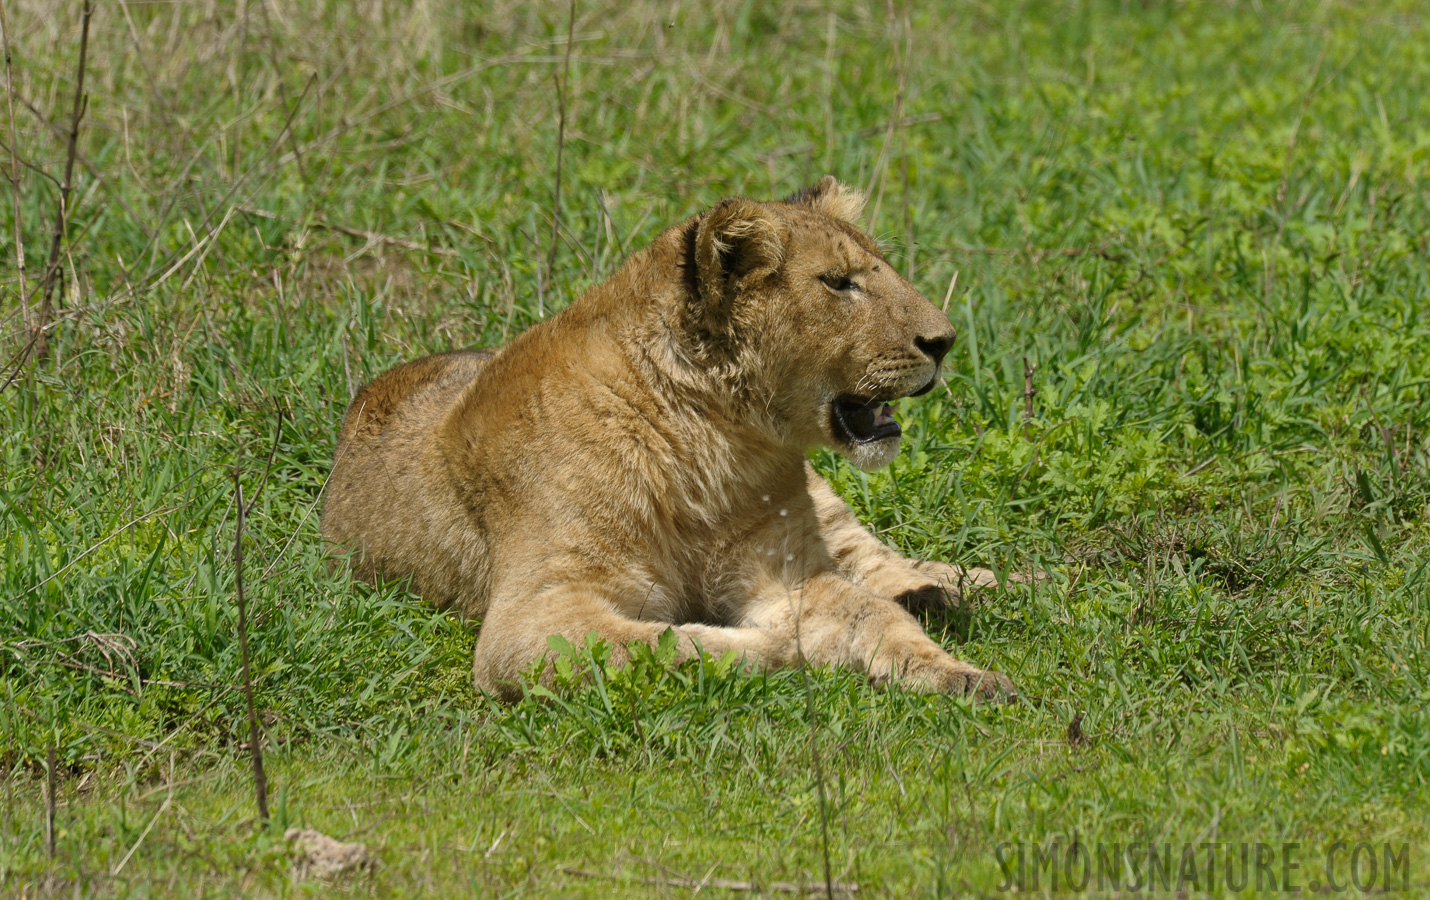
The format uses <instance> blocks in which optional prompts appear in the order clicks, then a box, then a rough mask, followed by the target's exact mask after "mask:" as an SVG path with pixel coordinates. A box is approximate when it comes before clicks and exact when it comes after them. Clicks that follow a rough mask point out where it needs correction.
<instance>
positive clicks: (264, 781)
mask: <svg viewBox="0 0 1430 900" xmlns="http://www.w3.org/2000/svg"><path fill="white" fill-rule="evenodd" d="M233 489H234V491H235V493H236V494H237V498H238V500H237V506H238V527H237V531H236V532H235V534H234V537H233V567H234V572H235V575H236V582H235V584H236V588H237V593H238V649H239V653H240V654H241V655H242V658H243V697H244V701H245V702H246V703H247V705H248V752H249V755H250V756H252V758H253V789H254V792H255V793H256V794H257V797H258V817H259V818H260V819H261V820H263V821H264V822H267V821H268V778H267V776H265V775H264V774H263V745H262V742H261V741H260V740H259V739H258V713H257V711H256V710H255V709H254V706H253V674H252V672H251V671H250V669H249V666H248V604H247V601H246V599H245V597H244V594H243V520H244V513H245V509H244V504H243V484H242V483H241V482H240V481H239V479H238V469H237V468H235V469H234V470H233Z"/></svg>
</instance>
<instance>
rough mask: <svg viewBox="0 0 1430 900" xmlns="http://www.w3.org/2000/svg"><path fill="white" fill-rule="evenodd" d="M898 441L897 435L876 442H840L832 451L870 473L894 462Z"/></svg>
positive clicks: (897, 452)
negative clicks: (837, 452) (836, 451)
mask: <svg viewBox="0 0 1430 900" xmlns="http://www.w3.org/2000/svg"><path fill="white" fill-rule="evenodd" d="M900 440H901V438H900V437H899V436H898V435H893V436H892V437H886V438H881V439H879V440H877V441H863V442H860V443H844V442H840V443H838V444H835V445H834V449H835V450H838V451H839V452H840V453H841V454H842V455H843V456H844V458H845V459H847V460H849V461H850V462H851V463H853V464H854V465H855V466H856V467H857V468H860V469H863V470H864V471H865V472H872V471H874V470H875V469H882V468H884V467H885V466H887V465H888V464H889V463H891V462H893V461H894V457H896V456H898V455H899V442H900Z"/></svg>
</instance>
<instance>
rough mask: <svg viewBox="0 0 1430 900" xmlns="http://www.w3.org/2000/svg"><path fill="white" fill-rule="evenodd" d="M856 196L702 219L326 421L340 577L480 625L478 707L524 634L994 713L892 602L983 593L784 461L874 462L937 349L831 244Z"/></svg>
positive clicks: (934, 315)
mask: <svg viewBox="0 0 1430 900" xmlns="http://www.w3.org/2000/svg"><path fill="white" fill-rule="evenodd" d="M863 203H864V199H863V197H862V195H861V194H859V193H858V192H857V191H855V190H853V189H851V188H849V187H847V186H845V185H843V184H841V183H840V182H838V181H837V180H836V179H834V178H833V177H832V176H826V177H825V178H824V179H823V180H821V181H820V182H819V183H818V184H816V185H815V186H813V187H812V188H809V189H808V190H805V191H803V192H801V193H799V194H796V195H794V196H791V197H789V198H787V199H785V200H784V201H782V202H757V201H753V200H748V199H743V198H731V199H727V200H724V201H722V202H720V203H719V204H717V205H716V206H714V207H713V208H711V209H709V210H706V211H705V212H703V213H701V214H699V215H697V216H695V217H694V218H691V219H689V220H687V221H685V222H682V223H680V224H679V225H676V226H674V227H673V228H670V229H668V230H667V231H665V232H664V233H662V234H661V235H660V236H659V237H657V238H656V239H655V241H654V243H652V244H651V245H650V246H649V247H646V248H645V249H643V250H641V251H639V252H637V253H635V254H634V255H632V256H631V257H630V258H629V259H628V260H627V261H626V262H625V263H624V264H623V265H622V266H621V267H620V268H619V269H618V270H617V271H616V272H615V274H614V275H612V276H611V277H610V279H609V280H607V281H605V282H604V283H602V284H599V285H597V286H595V287H593V288H591V289H590V290H588V291H587V292H586V293H585V294H583V295H582V296H581V297H580V298H579V299H577V300H576V301H575V302H573V303H572V304H571V305H570V306H569V307H568V308H567V309H565V310H564V311H562V312H561V313H559V314H557V315H555V316H553V317H552V318H550V319H548V320H546V321H543V322H541V323H539V324H537V325H535V326H533V327H532V328H530V329H529V330H527V331H525V332H524V333H522V334H521V335H519V336H518V337H516V338H515V339H514V340H512V341H511V342H510V343H508V344H507V345H506V346H504V347H502V348H500V349H497V350H495V351H458V352H453V353H446V354H442V355H438V356H430V357H427V358H425V359H419V360H417V361H415V362H411V363H407V364H406V365H403V366H399V367H398V368H396V369H393V370H391V371H389V372H387V373H386V374H384V375H382V376H380V377H379V378H377V379H376V380H375V381H373V382H372V383H370V384H368V385H366V386H365V387H363V388H362V389H361V390H360V391H359V392H358V393H357V395H356V396H355V397H354V398H353V400H352V403H351V405H350V406H349V408H348V411H347V415H346V417H345V418H344V421H343V424H342V430H341V433H340V435H339V438H338V445H337V450H336V454H335V461H334V465H333V471H332V474H331V476H330V479H329V484H328V492H327V497H326V500H325V502H324V506H323V512H322V518H321V522H322V533H323V536H324V538H325V540H326V541H327V543H328V544H329V546H330V547H332V548H334V549H335V550H336V551H337V552H339V553H343V554H346V555H347V558H348V559H349V561H350V564H351V566H352V567H353V570H354V574H355V575H356V576H357V577H358V578H360V579H363V580H366V581H372V582H376V581H380V580H390V579H403V578H407V579H410V584H411V586H412V588H413V589H414V590H415V591H416V592H417V593H419V594H420V595H421V596H422V597H423V598H424V599H425V600H427V601H428V602H431V603H434V604H436V605H437V606H438V607H440V608H445V609H452V610H455V611H456V612H458V613H460V614H461V615H463V616H466V617H470V618H472V619H479V620H480V623H481V624H480V628H479V632H478V639H477V644H476V650H475V653H474V658H473V663H472V673H473V680H474V682H475V684H476V687H477V688H478V689H480V690H482V691H485V692H488V693H491V694H495V695H497V696H498V697H501V698H504V699H513V698H516V697H519V696H520V695H521V692H522V691H523V690H524V683H523V678H524V677H525V676H527V675H528V674H529V673H531V672H532V671H533V667H534V666H536V664H537V663H538V661H540V660H542V659H548V660H549V658H550V657H551V656H552V655H553V654H554V651H553V650H551V648H550V645H549V643H548V638H549V637H551V636H555V635H559V636H561V637H564V638H565V639H566V640H567V641H569V642H571V643H572V644H573V645H577V646H579V645H580V644H581V643H582V641H583V640H584V639H585V638H586V636H587V635H588V634H589V633H591V632H595V633H596V634H597V635H599V636H600V638H601V639H603V640H604V641H605V642H606V643H607V644H608V645H609V647H610V649H611V659H612V661H613V662H614V663H616V664H621V663H624V662H625V661H627V660H628V659H629V657H628V654H627V648H628V647H629V646H631V645H632V644H633V643H635V642H644V643H647V644H655V643H656V642H657V641H658V640H659V638H660V636H661V635H662V634H663V633H664V632H666V631H667V630H668V629H673V631H674V633H675V636H676V638H677V640H678V642H677V648H678V649H677V658H679V659H685V658H691V657H694V656H696V655H698V654H700V653H702V652H703V653H708V654H713V655H716V656H719V655H722V654H724V653H726V652H727V651H733V652H734V653H735V654H737V655H738V656H739V658H741V659H742V660H743V664H744V665H745V666H746V667H749V668H760V667H763V668H780V667H788V666H794V665H802V664H814V665H820V664H828V665H832V666H842V667H848V668H850V669H854V670H857V671H859V672H861V673H864V674H865V675H866V676H867V677H868V678H869V679H870V680H871V681H872V682H874V683H876V684H882V683H885V682H891V681H892V682H897V683H899V684H902V685H904V686H905V687H908V688H912V689H914V690H918V691H940V692H948V693H951V694H956V695H972V696H973V697H975V698H983V699H1012V698H1014V697H1015V696H1016V694H1015V692H1014V689H1013V685H1012V683H1011V682H1010V681H1009V679H1008V678H1007V677H1006V676H1004V675H1002V674H999V673H997V672H993V671H989V670H985V669H979V668H977V667H975V666H972V665H970V664H968V663H965V662H961V661H959V660H956V659H954V658H953V657H952V656H950V655H949V654H948V652H946V651H945V650H944V648H943V647H942V646H940V645H939V644H938V643H937V642H936V641H934V640H933V639H932V638H930V637H929V636H928V635H927V634H926V633H925V632H924V629H923V628H922V627H921V626H920V624H919V622H918V620H917V619H916V618H915V617H914V616H913V615H912V614H911V613H910V611H909V609H908V608H906V607H909V606H913V605H918V604H926V603H930V602H960V601H961V598H962V596H963V594H964V589H965V588H966V587H967V586H969V585H975V584H978V585H992V584H995V583H996V580H995V579H994V577H993V575H992V573H991V572H988V571H987V570H980V569H969V570H963V569H961V568H959V567H957V566H953V565H949V564H947V563H940V562H931V561H919V560H909V559H904V558H903V557H901V556H900V555H899V554H897V553H896V552H894V551H893V550H891V549H890V548H888V547H886V546H884V545H883V544H882V543H880V542H879V541H878V539H876V538H875V537H874V536H873V535H872V534H870V533H869V531H867V530H866V529H865V528H864V527H863V526H862V525H861V524H860V523H859V521H858V520H857V519H856V518H855V516H854V514H853V513H852V511H851V510H850V509H849V507H848V506H846V505H845V504H844V502H843V501H842V500H840V498H839V497H838V496H837V495H836V494H835V493H834V491H833V490H832V489H831V488H830V486H829V485H828V483H826V482H825V480H824V479H823V478H821V477H820V476H819V475H818V474H816V473H815V471H814V470H813V468H811V466H810V465H809V463H808V462H807V456H808V454H809V452H810V451H811V450H812V449H813V448H815V447H817V446H821V445H823V446H828V447H832V448H833V449H834V450H836V451H837V452H839V453H841V454H843V455H844V456H845V457H847V458H848V459H849V460H850V461H851V462H852V463H853V464H854V465H856V466H858V467H860V468H862V469H866V470H867V469H875V468H878V467H880V466H884V465H887V464H888V463H889V462H890V461H891V460H893V458H894V457H895V455H896V454H897V453H898V450H899V442H900V436H901V433H902V432H901V428H900V426H899V423H898V420H897V419H896V418H895V416H894V411H895V410H894V407H895V404H897V403H898V401H899V400H900V399H901V398H904V397H913V396H918V395H921V394H924V393H927V392H928V391H929V390H931V389H932V388H933V387H934V386H935V385H936V384H937V383H938V381H937V379H938V371H939V364H940V362H941V361H942V359H943V357H944V355H945V354H946V353H947V352H948V350H949V348H950V347H951V346H952V344H953V340H954V330H953V328H952V327H951V326H950V325H949V323H948V320H947V318H946V317H945V316H944V315H943V314H942V313H940V312H939V310H938V309H936V308H935V307H934V306H933V305H932V304H931V303H929V301H928V300H927V299H925V298H924V297H923V296H921V295H920V294H919V293H918V292H917V291H916V290H915V289H914V288H913V287H912V286H911V285H910V284H909V283H908V282H907V281H905V280H904V279H903V278H901V277H900V276H899V275H898V273H897V272H895V271H894V267H893V266H891V265H890V264H889V262H888V260H887V259H885V257H884V256H883V254H882V253H881V252H880V249H879V247H878V245H876V244H875V242H874V241H873V240H871V239H870V238H869V237H868V236H867V235H866V234H864V232H862V231H861V230H860V229H859V228H858V226H857V220H858V216H859V214H860V211H861V209H862V207H863ZM556 643H558V644H559V642H556ZM546 671H547V673H548V674H547V676H546V677H548V678H549V677H550V676H549V672H550V667H549V666H548V667H546Z"/></svg>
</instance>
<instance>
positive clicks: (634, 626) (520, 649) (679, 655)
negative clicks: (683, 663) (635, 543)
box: [472, 584, 791, 699]
mask: <svg viewBox="0 0 1430 900" xmlns="http://www.w3.org/2000/svg"><path fill="white" fill-rule="evenodd" d="M616 599H617V598H616V597H615V595H614V594H613V593H611V592H609V591H607V590H605V589H603V588H601V587H600V586H597V585H591V584H567V585H561V586H559V587H555V588H550V589H547V590H545V591H541V592H539V593H537V594H535V595H530V596H524V597H503V598H494V599H493V601H492V602H491V604H490V606H489V607H488V610H487V616H486V618H485V619H484V620H483V622H482V626H481V633H480V635H479V636H478V638H477V648H476V651H475V653H474V654H473V659H472V679H473V682H474V683H475V684H476V687H477V689H478V690H481V691H486V692H488V693H492V694H496V695H497V696H500V697H502V698H505V699H515V698H516V697H518V696H520V694H521V692H522V689H523V685H522V680H523V676H525V675H526V674H527V673H529V672H530V671H531V669H532V667H533V665H534V664H535V663H536V661H537V660H540V659H546V660H547V661H548V662H550V661H551V659H552V658H553V657H554V656H555V655H556V652H555V651H554V650H553V649H552V648H551V646H550V644H549V643H548V641H547V639H548V638H549V637H551V636H553V635H559V636H561V637H563V638H565V639H566V641H568V642H569V643H570V644H571V645H572V646H574V647H582V646H584V645H585V642H586V638H587V636H588V635H589V634H591V633H592V632H595V633H596V636H597V637H598V638H600V639H601V640H603V641H605V642H606V645H607V646H608V647H609V648H610V654H611V655H610V661H611V663H613V664H614V665H617V666H621V665H624V664H625V663H626V662H627V661H628V660H629V652H628V650H627V648H628V647H629V646H630V645H631V644H632V643H635V642H637V641H639V642H641V643H645V644H650V645H655V644H656V643H657V642H658V641H659V640H660V637H661V635H662V634H664V633H665V632H666V630H667V629H674V631H675V635H676V638H677V645H676V646H677V651H676V659H677V660H678V661H680V660H686V659H691V658H694V657H695V655H696V654H697V653H700V652H704V653H708V654H711V655H714V656H720V655H722V654H724V653H725V652H727V651H734V652H735V653H736V654H737V655H738V656H739V657H740V658H741V659H742V660H743V661H744V664H745V665H746V666H749V667H770V668H778V667H780V666H783V665H787V664H788V663H789V662H790V661H791V660H790V659H789V658H788V654H787V651H786V648H787V646H788V641H786V640H784V639H783V637H782V636H780V635H776V634H771V633H769V632H767V631H764V630H761V629H757V628H724V627H720V626H715V625H701V624H689V623H687V624H681V625H671V624H670V623H667V622H651V621H645V620H639V619H632V618H628V617H626V616H624V615H622V614H621V613H620V612H618V609H619V604H618V603H617V602H616ZM551 672H552V667H551V666H550V665H548V666H546V667H545V669H544V674H543V679H544V680H546V681H547V682H548V684H549V682H550V679H551Z"/></svg>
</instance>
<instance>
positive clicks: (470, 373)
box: [321, 350, 496, 614]
mask: <svg viewBox="0 0 1430 900" xmlns="http://www.w3.org/2000/svg"><path fill="white" fill-rule="evenodd" d="M495 355H496V354H495V352H494V351H490V350H460V351H454V352H451V353H442V354H437V355H435V356H428V357H424V358H422V359H418V360H414V361H412V362H409V363H406V364H404V365H401V366H398V367H397V368H395V369H391V370H389V371H387V372H385V373H383V374H382V375H380V376H378V377H377V378H375V379H374V380H373V381H371V382H370V383H368V384H367V385H364V386H363V387H362V388H361V389H360V390H359V391H358V392H357V394H356V395H355V396H354V397H353V400H352V402H351V403H350V404H349V406H348V410H347V413H346V415H345V416H344V417H343V425H342V430H341V431H340V433H339V436H338V447H337V451H336V454H335V458H334V463H333V471H332V474H331V476H329V479H328V486H327V494H326V497H325V499H324V503H323V512H322V517H321V528H322V532H323V537H324V539H325V540H326V541H327V542H328V544H329V545H330V546H332V547H333V548H334V549H336V550H338V551H339V552H341V553H349V554H352V556H351V562H352V567H353V571H354V573H355V574H356V575H357V576H358V577H359V578H361V579H363V580H365V581H369V582H376V581H380V580H383V579H400V578H405V577H411V578H412V579H413V587H414V588H415V589H416V590H417V591H418V592H419V593H421V594H422V595H423V596H425V597H427V598H428V599H429V600H432V601H434V602H436V603H437V604H438V605H440V606H448V605H454V604H455V605H457V606H459V607H460V608H462V609H463V611H464V612H468V613H475V614H480V610H479V609H472V608H471V607H472V606H473V605H474V603H475V602H476V601H475V600H474V599H473V598H469V597H467V596H465V594H466V593H468V592H469V591H470V590H472V586H473V585H474V584H476V583H477V582H478V581H480V579H475V580H474V579H473V577H472V576H473V575H479V574H480V573H479V572H476V571H474V566H478V565H480V564H481V563H482V562H483V559H481V557H482V556H483V554H479V553H478V554H474V553H473V552H472V550H473V548H472V547H471V546H470V545H468V546H466V547H464V548H462V550H461V551H459V552H451V553H449V552H444V550H443V544H444V543H445V541H444V537H445V532H447V531H448V530H449V529H448V528H446V527H444V523H442V522H439V521H436V520H434V518H433V515H432V511H433V510H434V509H442V508H444V506H445V505H444V504H442V503H441V502H440V500H439V501H437V502H435V503H434V502H433V501H434V500H435V499H436V498H433V497H431V496H429V495H430V493H431V490H432V487H433V484H434V479H433V477H432V472H431V471H430V469H431V467H432V465H433V464H434V460H433V458H432V448H433V440H432V435H433V433H434V430H435V429H436V428H437V427H438V426H439V425H440V423H441V420H442V418H443V416H444V415H445V413H446V412H447V410H449V409H451V407H452V406H453V404H454V403H455V402H456V400H457V398H458V396H459V395H460V394H461V393H462V391H463V390H465V389H466V388H467V387H468V385H470V384H471V383H472V382H473V380H475V379H476V377H477V375H478V374H479V373H480V372H481V371H482V369H483V368H485V367H486V365H487V363H488V362H489V361H490V360H491V359H492V358H493V357H494V356H495ZM439 481H440V480H439ZM454 549H456V548H454ZM415 559H425V560H427V561H428V563H427V564H424V565H423V566H421V567H420V568H419V567H416V566H414V565H412V564H411V561H412V560H415Z"/></svg>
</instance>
